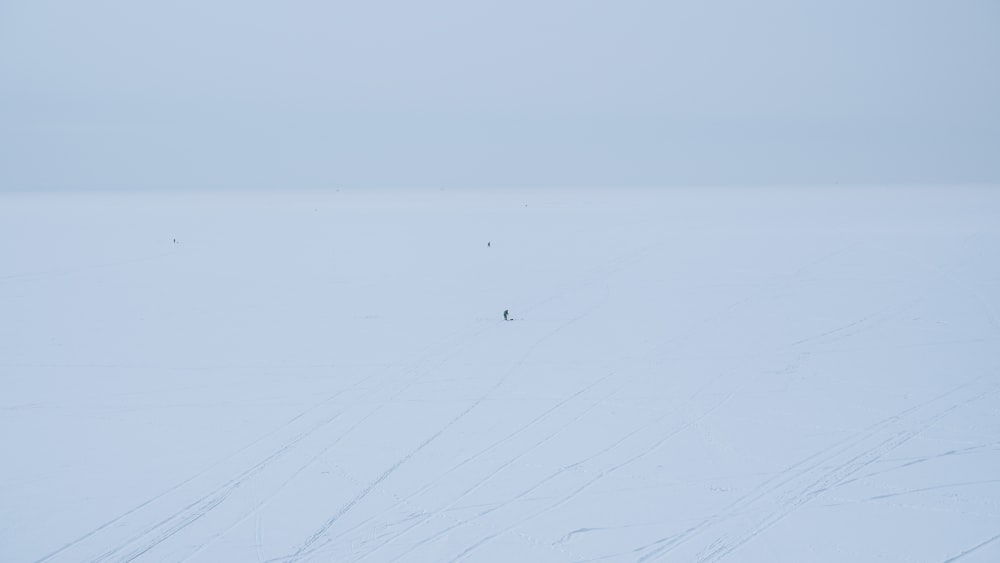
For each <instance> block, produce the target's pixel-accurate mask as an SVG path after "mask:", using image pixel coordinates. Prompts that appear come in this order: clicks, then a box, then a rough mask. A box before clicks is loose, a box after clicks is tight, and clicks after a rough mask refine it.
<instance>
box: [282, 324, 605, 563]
mask: <svg viewBox="0 0 1000 563" xmlns="http://www.w3.org/2000/svg"><path fill="white" fill-rule="evenodd" d="M584 316H586V314H584V315H580V316H577V317H574V318H572V319H570V320H569V321H567V322H565V323H563V324H561V325H559V326H557V327H556V328H555V329H553V330H551V331H549V332H548V333H546V334H545V335H543V336H542V337H541V338H539V339H538V340H537V341H536V342H535V343H534V344H532V345H531V346H530V347H529V348H528V349H527V350H526V351H525V353H524V354H523V355H522V356H521V358H520V359H519V360H518V361H517V362H516V363H515V364H514V365H513V366H511V368H510V369H509V370H507V371H506V372H505V373H504V374H503V375H502V376H501V377H500V379H498V380H497V381H496V383H494V384H493V386H492V387H490V388H489V389H488V390H487V391H486V392H485V393H484V394H483V395H482V396H480V397H479V398H478V399H476V400H475V401H474V402H473V403H472V404H471V405H469V406H468V407H467V408H466V409H465V410H463V411H461V412H460V413H458V414H457V415H456V416H455V417H454V418H452V419H451V420H449V421H448V422H447V423H445V424H444V426H442V427H441V428H439V429H438V430H437V431H436V432H434V433H433V434H432V435H430V436H429V437H427V438H425V439H424V440H423V441H422V442H421V443H420V444H418V445H417V447H415V448H414V449H413V450H411V451H409V452H408V453H407V454H406V455H404V456H403V457H401V458H399V459H398V460H396V462H394V463H393V464H392V465H391V466H389V467H388V468H387V469H386V470H385V471H384V472H382V474H381V475H379V476H378V477H377V478H376V479H375V480H373V481H372V482H371V483H369V485H368V486H367V487H365V489H363V490H362V491H361V492H359V493H358V495H357V496H355V498H354V499H352V500H351V501H350V502H348V503H347V504H345V505H344V506H343V507H341V508H340V510H339V511H337V513H336V514H334V515H333V516H331V517H330V518H329V519H328V520H326V521H325V522H323V524H322V525H321V526H320V527H319V528H318V529H317V530H316V531H314V532H313V533H312V534H311V535H310V536H309V537H308V538H306V540H305V541H304V542H303V543H302V544H300V545H299V547H298V548H297V549H296V550H295V552H294V553H292V554H291V555H290V556H289V557H288V560H289V561H298V560H299V559H300V558H301V557H302V556H303V555H305V554H306V552H307V551H309V550H310V548H311V547H312V546H313V544H315V543H316V542H317V541H318V540H319V539H320V538H322V537H323V536H324V535H326V533H327V532H328V531H329V530H330V528H331V527H332V526H333V525H334V524H335V523H336V522H337V521H338V520H340V518H342V517H343V516H344V515H345V514H347V513H348V512H349V511H350V510H351V509H352V508H353V507H354V506H355V505H356V504H357V503H359V502H360V501H361V500H363V499H364V498H365V497H366V496H368V493H370V492H371V491H372V489H374V488H375V487H377V486H379V485H380V484H381V483H382V482H383V481H385V480H386V479H387V478H389V476H391V475H392V474H393V473H394V472H395V471H396V470H397V469H399V467H401V466H402V465H403V464H404V463H406V462H407V461H409V460H410V459H411V458H412V457H413V456H414V455H416V454H417V453H419V452H420V451H421V450H423V449H424V448H425V447H427V446H428V445H429V444H431V443H433V442H434V441H435V440H437V439H438V437H440V436H441V435H442V434H444V433H445V432H446V431H447V430H448V429H450V428H451V427H452V426H454V425H455V424H457V423H458V422H459V421H461V420H462V419H463V418H465V417H466V415H468V414H469V413H470V412H472V411H473V410H474V409H475V408H476V407H478V406H479V405H480V404H482V403H483V401H485V400H486V399H487V398H488V397H489V396H490V395H492V394H493V392H494V391H496V390H497V389H499V388H500V386H502V385H503V384H504V383H505V382H506V381H507V379H508V378H509V377H510V376H511V375H512V374H513V373H514V372H515V371H517V369H519V368H520V367H521V365H522V364H523V363H524V361H525V360H526V359H527V358H528V357H529V356H530V355H531V354H532V353H534V351H535V349H536V348H537V347H538V346H540V345H541V344H542V343H543V342H545V341H546V340H548V339H549V338H551V337H552V336H554V335H555V334H557V333H558V332H560V331H561V330H563V329H564V328H565V327H567V326H569V325H571V324H573V323H575V322H577V321H578V320H580V319H581V318H583V317H584Z"/></svg>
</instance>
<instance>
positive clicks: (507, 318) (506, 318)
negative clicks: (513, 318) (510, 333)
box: [503, 309, 510, 321]
mask: <svg viewBox="0 0 1000 563" xmlns="http://www.w3.org/2000/svg"><path fill="white" fill-rule="evenodd" d="M508 315H510V311H508V310H507V309H504V310H503V320H505V321H509V320H510V318H509V317H508Z"/></svg>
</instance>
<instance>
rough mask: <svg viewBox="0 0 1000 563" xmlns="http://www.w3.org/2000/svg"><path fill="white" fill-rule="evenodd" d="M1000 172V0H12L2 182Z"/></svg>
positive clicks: (3, 61) (638, 179)
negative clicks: (355, 0)
mask: <svg viewBox="0 0 1000 563" xmlns="http://www.w3.org/2000/svg"><path fill="white" fill-rule="evenodd" d="M997 181H1000V2H998V1H997V0H978V1H974V0H941V1H927V0H837V1H823V2H820V1H812V2H809V1H805V0H789V1H779V0H758V1H754V2H750V1H746V0H739V1H736V0H734V1H727V0H715V1H712V0H703V1H693V0H692V1H669V0H660V1H640V0H614V1H611V0H606V1H592V0H550V1H545V0H532V1H521V0H503V1H488V2H487V1H475V0H453V1H452V0H444V1H442V0H425V1H419V2H418V1H388V0H381V1H380V0H368V1H357V2H338V1H303V0H284V1H277V0H271V1H266V2H264V1H255V0H239V1H236V0H222V1H212V0H198V1H188V0H173V1H170V2H166V1H161V2H152V1H146V2H142V1H136V0H90V1H86V2H82V1H79V0H21V1H13V0H0V189H6V190H35V189H43V188H50V189H95V188H114V189H150V188H171V189H175V188H179V189H204V188H242V187H247V188H316V187H368V186H422V187H428V186H440V187H449V188H451V187H465V186H469V187H478V186H545V185H557V186H593V185H602V186H605V185H606V186H614V185H677V184H741V183H750V184H760V183H833V182H840V183H870V182H934V183H938V182H997Z"/></svg>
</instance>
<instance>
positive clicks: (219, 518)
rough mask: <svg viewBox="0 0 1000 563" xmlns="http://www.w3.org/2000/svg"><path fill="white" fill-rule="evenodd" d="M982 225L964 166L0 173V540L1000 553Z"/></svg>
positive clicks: (115, 556)
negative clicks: (786, 178)
mask: <svg viewBox="0 0 1000 563" xmlns="http://www.w3.org/2000/svg"><path fill="white" fill-rule="evenodd" d="M175 238H176V240H177V242H176V243H174V242H173V239H175ZM488 242H489V243H490V245H489V246H487V243H488ZM998 249H1000V191H996V190H990V189H987V188H961V189H958V188H910V189H902V188H891V189H890V188H850V189H825V190H821V189H815V188H814V189H808V188H801V189H791V188H788V189H777V188H775V189H754V190H747V189H700V190H681V189H670V190H605V191H600V190H590V191H582V190H575V191H574V190H548V191H519V190H508V191H464V192H455V191H417V192H413V191H375V192H352V191H349V190H343V191H339V192H335V191H329V192H311V193H296V194H280V193H271V194H268V193H249V194H247V193H243V194H239V193H215V194H209V195H206V194H172V195H171V194H141V195H136V194H133V195H128V194H94V193H90V194H42V195H37V194H36V195H27V194H21V195H17V194H7V195H3V196H0V373H2V376H0V383H2V394H0V446H2V450H0V451H2V452H3V462H2V463H0V507H2V510H0V560H2V561H14V562H17V561H46V562H49V561H53V562H55V561H60V562H61V561H73V562H75V561H131V560H139V561H204V562H212V561H281V562H293V561H397V560H399V561H450V560H453V559H468V560H475V561H581V560H595V559H603V560H611V561H643V562H645V561H650V562H652V561H677V562H690V561H722V560H727V561H768V562H778V561H794V562H802V561H829V562H844V561H852V562H857V561H962V562H963V563H970V562H973V561H1000V371H998V368H1000V253H998ZM504 309H509V310H510V313H511V315H512V317H513V320H512V321H510V322H505V321H503V320H502V313H503V311H504Z"/></svg>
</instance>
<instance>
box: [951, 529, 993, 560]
mask: <svg viewBox="0 0 1000 563" xmlns="http://www.w3.org/2000/svg"><path fill="white" fill-rule="evenodd" d="M997 540H1000V534H997V535H995V536H993V537H992V538H990V539H988V540H986V541H984V542H983V543H981V544H978V545H976V546H974V547H970V548H969V549H966V550H965V551H963V552H962V553H959V554H958V555H956V556H954V557H951V558H949V559H945V560H944V561H942V562H941V563H952V561H958V560H959V559H961V558H963V557H965V556H966V555H971V554H973V553H974V552H976V551H979V550H980V549H982V548H984V547H986V546H987V545H989V544H991V543H993V542H995V541H997Z"/></svg>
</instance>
